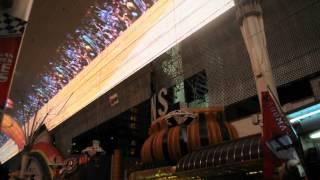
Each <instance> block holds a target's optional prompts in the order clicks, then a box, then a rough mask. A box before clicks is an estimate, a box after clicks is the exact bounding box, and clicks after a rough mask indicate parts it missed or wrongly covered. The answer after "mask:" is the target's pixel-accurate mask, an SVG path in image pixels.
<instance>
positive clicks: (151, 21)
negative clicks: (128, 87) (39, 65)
mask: <svg viewBox="0 0 320 180" xmlns="http://www.w3.org/2000/svg"><path fill="white" fill-rule="evenodd" d="M233 6H234V4H233V0H219V1H218V0H215V1H213V0H197V1H194V0H175V1H172V0H161V1H158V2H157V3H156V4H154V5H153V6H152V8H150V9H149V10H148V11H146V12H145V13H144V14H143V15H141V17H140V18H139V19H137V20H136V21H135V23H133V24H132V25H131V26H130V27H129V28H128V29H127V30H126V31H124V32H123V33H122V34H121V36H119V37H118V38H117V39H115V41H113V43H111V44H110V45H109V46H108V47H107V48H106V49H105V50H103V51H101V52H100V54H99V55H97V56H96V57H95V59H94V60H93V61H92V62H90V63H89V64H88V65H87V66H86V67H85V68H84V69H83V70H82V71H80V72H79V74H77V75H76V76H75V77H74V78H73V79H72V80H70V81H69V83H68V84H66V85H65V86H64V87H63V89H62V90H60V91H59V92H57V94H56V95H55V96H53V97H52V99H50V100H49V101H48V102H47V103H46V104H44V105H43V106H42V107H41V109H39V110H38V113H37V118H36V121H38V122H41V119H42V118H43V117H44V116H46V115H47V114H49V116H48V117H47V119H46V122H45V125H46V127H47V128H48V129H49V130H52V129H53V128H55V127H57V126H58V125H59V124H61V123H62V122H64V121H66V120H67V119H68V118H70V117H71V116H72V115H74V114H75V113H77V112H78V111H80V110H81V109H82V108H84V107H85V106H87V105H88V104H90V103H91V102H93V101H94V100H95V99H97V98H99V97H100V96H101V95H103V94H105V93H106V92H107V91H109V90H110V89H112V88H113V87H115V86H116V85H118V84H119V83H121V82H122V81H123V80H125V79H126V78H128V77H129V76H131V75H132V74H134V73H135V72H137V71H138V70H139V69H141V68H143V67H144V66H146V65H147V64H148V63H150V62H151V61H153V60H154V59H155V58H157V57H158V56H159V55H161V54H163V53H164V52H166V51H167V50H168V49H170V48H171V47H172V46H174V45H175V44H177V43H179V42H181V41H182V40H183V39H185V38H187V37H188V36H189V35H191V34H192V33H194V32H195V31H197V30H198V29H200V28H201V27H203V26H204V25H206V24H207V23H209V22H210V21H212V20H214V19H215V18H216V17H218V16H220V15H221V14H222V13H224V12H225V11H227V10H228V9H230V8H231V7H233ZM83 38H85V37H83ZM90 44H91V45H92V47H91V48H93V47H95V46H94V42H92V43H90ZM32 118H33V117H31V119H32ZM1 149H2V148H1Z"/></svg>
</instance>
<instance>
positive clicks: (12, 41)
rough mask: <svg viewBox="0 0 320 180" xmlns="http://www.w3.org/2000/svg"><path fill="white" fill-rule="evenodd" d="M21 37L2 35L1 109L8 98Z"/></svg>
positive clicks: (0, 59)
mask: <svg viewBox="0 0 320 180" xmlns="http://www.w3.org/2000/svg"><path fill="white" fill-rule="evenodd" d="M20 41H21V37H0V109H1V110H3V109H4V107H5V105H6V100H7V98H8V93H9V92H8V91H9V88H10V84H11V79H12V75H13V70H14V66H15V63H16V58H17V54H18V51H19V46H20Z"/></svg>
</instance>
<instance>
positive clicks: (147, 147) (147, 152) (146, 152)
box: [140, 135, 155, 163]
mask: <svg viewBox="0 0 320 180" xmlns="http://www.w3.org/2000/svg"><path fill="white" fill-rule="evenodd" d="M154 138H155V135H151V136H150V137H149V138H148V139H147V140H146V141H145V142H144V143H143V145H142V148H141V154H140V155H141V161H142V162H143V163H150V162H152V161H153V155H152V143H153V139H154Z"/></svg>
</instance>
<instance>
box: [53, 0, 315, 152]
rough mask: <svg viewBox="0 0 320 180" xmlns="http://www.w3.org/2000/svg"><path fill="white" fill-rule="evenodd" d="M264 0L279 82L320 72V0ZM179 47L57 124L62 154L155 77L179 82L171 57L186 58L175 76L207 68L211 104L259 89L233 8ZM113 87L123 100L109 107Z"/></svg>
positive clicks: (144, 93)
mask: <svg viewBox="0 0 320 180" xmlns="http://www.w3.org/2000/svg"><path fill="white" fill-rule="evenodd" d="M262 5H263V10H264V20H265V29H266V35H267V43H268V50H269V54H270V61H271V64H272V68H273V71H274V77H275V80H276V83H277V85H278V86H285V85H286V84H288V83H290V82H292V81H294V80H297V79H300V78H303V77H306V76H310V75H313V74H315V73H318V72H320V63H318V62H319V57H320V21H319V17H320V11H318V9H319V6H320V2H319V1H315V0H313V1H302V0H295V1H291V0H270V1H263V4H262ZM175 48H177V49H178V50H177V51H178V52H179V54H178V55H177V56H174V55H172V52H168V53H165V54H164V55H162V56H160V57H159V58H157V59H156V60H155V61H154V62H153V63H152V64H150V65H148V66H147V67H145V68H144V69H143V70H141V71H139V72H137V73H136V74H135V75H134V76H132V77H130V78H129V79H127V80H126V81H124V82H123V83H121V84H120V85H118V86H117V87H116V88H114V89H112V90H111V91H110V92H108V93H107V94H105V95H103V96H102V97H100V98H99V99H97V100H96V101H94V102H93V103H91V104H90V105H88V106H87V107H86V108H84V109H83V110H81V111H80V112H79V113H77V114H76V115H74V116H73V117H71V118H70V119H69V120H67V121H66V122H65V123H64V124H62V125H60V126H59V127H57V128H56V129H55V130H54V132H53V134H54V135H55V138H56V143H57V145H58V147H59V148H60V149H61V150H63V151H62V152H63V154H64V155H67V154H68V152H67V151H68V150H69V149H71V140H72V138H73V137H75V136H77V135H79V134H81V133H82V132H85V131H87V130H89V129H91V128H93V127H95V126H97V125H99V124H101V123H102V122H105V121H107V120H109V119H111V118H112V117H115V116H116V115H118V114H120V113H121V112H124V111H125V110H127V109H129V108H130V107H133V106H134V105H137V104H138V103H140V102H143V101H145V100H147V99H148V98H150V97H151V94H152V93H151V88H150V86H151V81H152V82H153V83H154V85H155V90H156V91H158V90H159V89H161V88H162V87H171V86H173V85H174V84H176V80H175V77H173V76H172V75H168V73H165V72H164V68H163V63H164V62H165V61H168V60H170V59H171V58H178V59H179V58H181V59H180V60H181V61H182V74H181V73H176V75H175V76H176V77H177V76H181V77H182V79H186V78H188V77H190V76H192V75H193V74H195V73H197V72H199V71H202V70H205V71H206V74H207V78H208V82H207V84H208V90H209V92H208V97H209V106H212V105H224V106H227V105H230V104H234V103H237V102H239V101H242V100H244V99H247V98H249V97H252V96H254V95H256V89H255V83H254V79H253V75H252V71H251V67H250V61H249V56H248V53H247V51H246V49H245V46H244V42H243V39H242V36H241V33H240V29H239V24H238V21H237V20H236V18H235V9H234V8H233V9H231V10H229V11H228V12H226V13H225V14H223V15H221V16H220V17H219V18H217V19H216V20H214V21H213V22H211V23H209V24H208V25H207V26H205V27H204V28H202V29H200V30H199V31H198V32H196V33H194V34H193V35H192V36H191V37H189V38H187V39H186V40H184V41H183V42H182V43H180V44H179V45H178V47H175ZM173 62H175V61H173ZM151 72H153V73H152V74H153V76H152V77H151ZM181 77H180V78H181ZM114 93H117V94H118V97H119V104H117V105H116V106H114V107H110V104H109V103H108V97H109V96H110V95H112V94H114ZM146 121H149V120H148V119H146ZM234 124H235V125H236V127H238V128H239V130H240V133H241V134H242V135H246V134H251V133H255V132H258V130H259V128H258V127H257V126H253V125H252V123H251V118H250V117H249V118H245V119H243V120H241V121H239V122H234ZM248 127H250V128H248ZM248 129H250V130H248Z"/></svg>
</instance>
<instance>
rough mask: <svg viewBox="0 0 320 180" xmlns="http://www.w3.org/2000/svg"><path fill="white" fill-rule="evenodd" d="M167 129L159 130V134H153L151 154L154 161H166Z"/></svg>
mask: <svg viewBox="0 0 320 180" xmlns="http://www.w3.org/2000/svg"><path fill="white" fill-rule="evenodd" d="M167 133H168V130H167V129H163V130H161V131H160V132H159V133H157V134H155V137H154V139H153V142H152V154H153V157H154V160H155V161H165V160H168V156H167V153H165V152H167V146H166V144H167V143H166V140H167V139H166V138H167Z"/></svg>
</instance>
